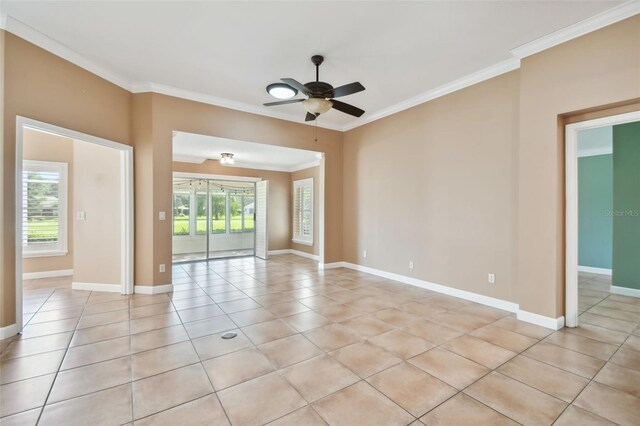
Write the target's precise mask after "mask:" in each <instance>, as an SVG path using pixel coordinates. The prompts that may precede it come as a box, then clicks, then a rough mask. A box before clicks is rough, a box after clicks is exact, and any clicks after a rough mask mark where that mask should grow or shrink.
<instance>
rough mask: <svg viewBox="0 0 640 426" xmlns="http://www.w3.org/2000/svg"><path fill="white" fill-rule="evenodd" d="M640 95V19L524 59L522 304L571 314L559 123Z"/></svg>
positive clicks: (550, 312)
mask: <svg viewBox="0 0 640 426" xmlns="http://www.w3.org/2000/svg"><path fill="white" fill-rule="evenodd" d="M639 96H640V16H635V17H633V18H629V19H627V20H625V21H622V22H619V23H617V24H615V25H611V26H609V27H605V28H603V29H601V30H598V31H595V32H593V33H590V34H587V35H585V36H582V37H579V38H577V39H575V40H572V41H570V42H567V43H564V44H561V45H559V46H557V47H554V48H552V49H549V50H546V51H543V52H541V53H538V54H536V55H533V56H531V57H528V58H526V59H524V60H523V61H522V68H521V72H520V144H519V153H518V182H519V186H518V212H519V214H518V275H517V283H518V300H519V302H520V305H521V308H522V309H524V310H527V311H531V312H535V313H538V314H541V315H546V316H559V315H562V314H563V312H564V139H563V129H562V126H561V125H560V124H561V123H562V121H561V120H560V118H561V117H562V116H563V115H566V114H570V113H572V112H574V111H578V110H582V109H587V108H593V107H598V106H601V107H602V106H607V105H609V104H615V103H618V102H623V101H629V100H631V99H635V98H638V97H639Z"/></svg>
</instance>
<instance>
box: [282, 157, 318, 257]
mask: <svg viewBox="0 0 640 426" xmlns="http://www.w3.org/2000/svg"><path fill="white" fill-rule="evenodd" d="M307 178H313V245H311V246H308V245H306V244H299V243H295V242H293V241H291V248H292V249H294V250H299V251H303V252H305V253H309V254H316V255H317V254H318V253H319V250H318V247H319V245H320V240H319V238H320V234H319V229H320V214H319V212H320V187H321V185H320V167H319V166H318V167H310V168H308V169H304V170H298V171H297V172H293V173H291V182H290V184H289V186H290V188H291V191H293V182H294V181H296V180H301V179H307ZM292 196H293V192H292ZM292 205H293V198H291V200H290V206H292ZM290 210H291V214H293V208H292V207H291V208H290ZM289 228H292V223H291V221H290V222H289ZM291 232H293V229H291Z"/></svg>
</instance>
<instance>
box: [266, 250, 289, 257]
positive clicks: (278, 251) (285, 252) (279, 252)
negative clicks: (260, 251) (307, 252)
mask: <svg viewBox="0 0 640 426" xmlns="http://www.w3.org/2000/svg"><path fill="white" fill-rule="evenodd" d="M279 254H291V249H281V250H269V256H277V255H279Z"/></svg>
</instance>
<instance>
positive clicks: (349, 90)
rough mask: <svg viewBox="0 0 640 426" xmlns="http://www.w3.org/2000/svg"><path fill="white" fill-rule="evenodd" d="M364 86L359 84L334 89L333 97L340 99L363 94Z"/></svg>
mask: <svg viewBox="0 0 640 426" xmlns="http://www.w3.org/2000/svg"><path fill="white" fill-rule="evenodd" d="M363 90H364V86H363V85H362V84H360V83H359V82H357V81H356V82H355V83H349V84H345V85H344V86H340V87H336V88H335V89H333V97H334V98H339V97H341V96H347V95H353V94H354V93H358V92H362V91H363Z"/></svg>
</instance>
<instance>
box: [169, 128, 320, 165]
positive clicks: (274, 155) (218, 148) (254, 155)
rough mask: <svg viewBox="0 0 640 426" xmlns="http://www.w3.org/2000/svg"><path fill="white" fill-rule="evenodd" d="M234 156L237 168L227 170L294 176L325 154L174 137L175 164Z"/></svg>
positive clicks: (180, 135)
mask: <svg viewBox="0 0 640 426" xmlns="http://www.w3.org/2000/svg"><path fill="white" fill-rule="evenodd" d="M223 152H229V153H232V154H233V159H234V160H235V164H234V165H233V166H227V167H242V168H250V169H263V170H277V171H284V172H292V171H296V170H301V169H305V168H308V167H313V166H317V165H318V164H319V162H320V158H322V153H320V152H315V151H306V150H304V149H295V148H287V147H284V146H276V145H266V144H260V143H254V142H244V141H237V140H232V139H224V138H218V137H215V136H204V135H196V134H193V133H186V132H174V134H173V160H174V161H183V162H190V163H202V162H203V161H205V160H208V159H209V160H219V159H220V154H222V153H223Z"/></svg>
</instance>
